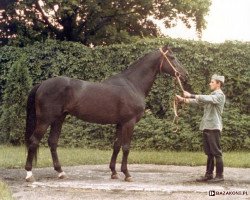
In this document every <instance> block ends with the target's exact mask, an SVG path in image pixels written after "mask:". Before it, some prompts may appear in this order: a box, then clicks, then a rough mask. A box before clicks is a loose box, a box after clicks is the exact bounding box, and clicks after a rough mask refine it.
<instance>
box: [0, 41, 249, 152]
mask: <svg viewBox="0 0 250 200" xmlns="http://www.w3.org/2000/svg"><path fill="white" fill-rule="evenodd" d="M166 44H170V46H172V49H173V51H174V53H175V54H176V57H177V58H178V59H179V60H180V62H181V63H182V64H183V65H184V67H185V68H187V70H188V71H189V74H190V84H191V85H192V89H193V91H194V93H196V94H200V93H202V94H209V93H210V91H209V89H208V83H209V81H210V77H211V76H212V75H213V74H214V73H219V74H223V75H224V76H225V78H226V81H225V86H224V88H223V91H224V92H225V94H226V98H227V102H226V106H225V112H224V114H223V122H224V129H223V132H222V147H223V150H239V149H249V147H250V146H249V144H250V139H249V138H250V124H249V120H250V117H249V113H250V110H249V108H250V106H249V105H250V102H249V99H250V97H249V94H250V92H249V88H250V87H249V83H250V80H249V79H250V70H249V66H250V44H249V43H241V42H226V43H223V44H210V43H206V42H195V41H186V40H174V39H168V38H164V39H163V38H162V39H154V40H147V39H146V40H141V41H139V42H137V43H133V44H128V45H125V44H120V45H110V46H106V47H95V48H88V47H86V46H83V45H81V44H79V43H74V42H65V41H64V42H58V41H56V40H47V41H46V42H45V43H35V44H34V45H31V46H27V47H24V48H18V47H11V46H4V47H2V48H0V86H1V87H0V96H2V95H1V94H6V95H7V94H8V95H12V93H13V92H12V90H9V89H8V88H10V87H11V84H10V82H8V80H9V78H7V77H10V75H8V74H10V73H11V70H12V67H13V66H14V64H13V63H16V62H19V60H20V58H21V55H22V54H26V56H25V60H26V61H25V62H24V64H22V66H23V67H27V68H28V69H29V76H30V77H31V78H32V80H33V84H35V83H39V82H41V81H42V80H45V79H47V78H49V77H53V76H58V75H64V76H69V77H73V78H79V79H83V80H88V81H101V80H103V79H105V78H107V77H109V76H111V75H113V74H116V73H119V72H120V71H122V70H124V69H126V68H127V66H129V64H130V63H132V62H133V61H135V60H137V59H138V58H139V57H141V56H143V55H144V54H146V53H148V52H150V51H152V50H155V49H156V48H159V47H162V46H163V45H166ZM15 76H17V74H15ZM11 80H12V79H11ZM13 81H14V80H13ZM14 83H15V84H13V85H16V81H14ZM17 85H18V84H17ZM25 90H26V92H28V89H25ZM13 91H15V90H13ZM175 93H180V91H178V87H177V88H176V91H175V87H174V82H173V79H172V78H171V77H169V76H167V78H166V77H165V76H162V75H159V77H158V78H157V80H156V81H155V84H154V85H153V88H152V90H151V92H150V94H149V96H148V97H147V99H146V112H145V115H144V117H143V118H142V119H141V121H140V122H139V123H138V124H137V125H136V127H135V131H134V136H133V141H132V145H133V146H134V147H136V148H138V149H144V148H151V149H164V150H165V149H170V150H183V149H184V150H200V149H201V146H202V142H201V134H200V131H199V130H198V129H199V122H200V120H201V117H202V113H203V109H202V108H199V107H191V106H190V107H189V106H184V107H182V108H181V109H179V115H180V119H179V131H178V133H173V131H172V130H173V128H174V127H173V126H172V120H173V108H172V100H173V97H174V94H175ZM22 94H23V95H24V96H22V98H19V97H17V96H14V97H13V98H14V99H13V100H14V101H15V104H20V105H21V103H22V102H23V99H24V98H27V95H26V96H25V93H22ZM20 99H21V100H20ZM20 101H21V102H20ZM0 104H3V106H5V104H6V103H5V101H4V100H1V99H0ZM8 105H9V104H8ZM10 107H11V106H9V108H10ZM2 108H3V107H1V109H2ZM1 109H0V113H1V112H2V111H1ZM24 115H25V114H24V113H23V114H22V116H24ZM23 119H24V118H23ZM12 122H13V121H12ZM13 123H14V122H13ZM13 123H12V124H13ZM17 123H21V124H22V123H23V121H21V120H16V121H15V124H14V125H16V124H17ZM23 125H24V124H23ZM23 125H22V126H23ZM16 131H17V132H16V135H18V134H20V133H21V134H22V132H23V129H20V130H18V129H16ZM4 133H5V132H4ZM0 135H3V133H2V129H0ZM113 137H114V126H110V125H106V126H101V125H97V124H89V123H85V122H83V121H81V120H77V119H76V118H73V117H69V118H67V119H66V122H65V124H64V126H63V133H62V135H61V137H60V144H61V145H63V146H81V147H86V146H88V147H93V148H109V147H111V143H112V140H113ZM45 144H47V142H45Z"/></svg>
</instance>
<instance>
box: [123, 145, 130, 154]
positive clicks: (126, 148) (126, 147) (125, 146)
mask: <svg viewBox="0 0 250 200" xmlns="http://www.w3.org/2000/svg"><path fill="white" fill-rule="evenodd" d="M129 150H130V145H128V144H125V145H123V146H122V151H123V152H128V151H129Z"/></svg>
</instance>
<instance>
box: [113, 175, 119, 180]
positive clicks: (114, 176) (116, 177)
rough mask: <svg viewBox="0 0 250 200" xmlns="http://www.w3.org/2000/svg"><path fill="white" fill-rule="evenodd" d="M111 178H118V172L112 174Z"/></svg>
mask: <svg viewBox="0 0 250 200" xmlns="http://www.w3.org/2000/svg"><path fill="white" fill-rule="evenodd" d="M111 179H119V177H118V174H112V175H111Z"/></svg>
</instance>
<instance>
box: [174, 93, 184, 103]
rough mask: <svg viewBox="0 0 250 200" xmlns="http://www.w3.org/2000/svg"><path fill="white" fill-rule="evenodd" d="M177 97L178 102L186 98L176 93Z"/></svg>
mask: <svg viewBox="0 0 250 200" xmlns="http://www.w3.org/2000/svg"><path fill="white" fill-rule="evenodd" d="M175 97H176V99H177V100H178V102H184V98H183V97H181V96H180V95H175Z"/></svg>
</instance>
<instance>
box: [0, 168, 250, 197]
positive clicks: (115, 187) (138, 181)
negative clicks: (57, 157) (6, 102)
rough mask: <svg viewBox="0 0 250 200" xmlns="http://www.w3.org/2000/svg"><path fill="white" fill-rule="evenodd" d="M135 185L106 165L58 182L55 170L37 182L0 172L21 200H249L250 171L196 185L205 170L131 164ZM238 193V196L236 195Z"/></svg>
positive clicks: (38, 173) (16, 172)
mask: <svg viewBox="0 0 250 200" xmlns="http://www.w3.org/2000/svg"><path fill="white" fill-rule="evenodd" d="M129 169H130V171H131V175H132V176H133V179H134V182H131V183H128V182H125V181H124V180H123V179H124V176H123V175H122V173H120V179H118V180H111V179H110V171H109V169H108V166H107V165H84V166H74V167H65V168H64V170H65V172H66V173H67V175H68V176H69V178H68V179H63V180H59V179H57V178H56V175H57V174H56V173H55V172H54V171H53V170H52V168H42V169H35V170H34V175H35V177H36V181H37V182H34V183H26V182H25V181H24V177H25V175H26V174H25V171H24V170H20V169H0V177H1V179H3V181H5V182H6V183H7V184H8V185H9V186H10V188H11V190H12V191H13V196H14V197H15V199H18V200H19V199H20V200H31V199H32V200H33V199H35V200H53V199H56V200H68V199H70V200H80V199H102V200H103V199H104V200H105V199H121V200H123V199H126V200H127V199H141V200H145V199H150V200H152V199H157V200H161V199H171V200H172V199H178V200H181V199H185V200H187V199H211V198H212V197H211V196H209V194H208V193H209V191H211V190H212V191H215V192H217V193H218V192H226V193H227V195H222V194H221V195H216V197H217V198H213V199H218V198H219V199H250V168H247V169H242V168H225V179H226V180H225V181H224V182H223V183H217V184H211V183H210V184H208V183H197V182H195V181H194V180H195V179H196V178H197V177H199V176H200V175H202V174H203V171H204V167H188V166H172V165H129ZM235 192H237V193H238V194H235Z"/></svg>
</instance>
